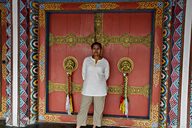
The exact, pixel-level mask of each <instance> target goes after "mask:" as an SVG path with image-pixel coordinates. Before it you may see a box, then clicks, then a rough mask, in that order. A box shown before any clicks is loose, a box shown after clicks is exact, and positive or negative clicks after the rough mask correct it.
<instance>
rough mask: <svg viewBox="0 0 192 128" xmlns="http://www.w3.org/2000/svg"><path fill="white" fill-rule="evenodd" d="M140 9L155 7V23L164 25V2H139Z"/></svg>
mask: <svg viewBox="0 0 192 128" xmlns="http://www.w3.org/2000/svg"><path fill="white" fill-rule="evenodd" d="M138 4H139V6H138V8H139V9H155V10H156V15H155V25H157V26H160V27H161V26H162V19H163V2H158V1H157V2H138Z"/></svg>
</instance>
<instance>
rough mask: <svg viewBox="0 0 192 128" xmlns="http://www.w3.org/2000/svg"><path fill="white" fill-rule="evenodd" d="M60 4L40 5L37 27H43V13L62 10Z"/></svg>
mask: <svg viewBox="0 0 192 128" xmlns="http://www.w3.org/2000/svg"><path fill="white" fill-rule="evenodd" d="M61 5H62V4H61V3H45V4H40V5H39V7H40V9H39V25H40V27H45V11H46V10H63V8H62V6H61Z"/></svg>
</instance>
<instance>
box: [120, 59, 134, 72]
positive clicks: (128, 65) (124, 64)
mask: <svg viewBox="0 0 192 128" xmlns="http://www.w3.org/2000/svg"><path fill="white" fill-rule="evenodd" d="M117 67H118V69H119V71H120V72H121V73H123V74H124V73H130V72H131V71H132V70H133V67H134V65H133V61H132V60H131V59H130V58H128V57H123V58H121V59H120V60H119V62H118V64H117Z"/></svg>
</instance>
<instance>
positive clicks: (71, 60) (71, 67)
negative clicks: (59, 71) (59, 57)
mask: <svg viewBox="0 0 192 128" xmlns="http://www.w3.org/2000/svg"><path fill="white" fill-rule="evenodd" d="M63 67H64V70H65V71H66V73H67V95H66V103H65V109H66V111H67V113H68V114H69V115H71V113H72V112H73V97H72V73H73V72H74V71H75V70H76V69H77V67H78V62H77V59H76V58H75V57H73V56H68V57H66V58H65V59H64V61H63Z"/></svg>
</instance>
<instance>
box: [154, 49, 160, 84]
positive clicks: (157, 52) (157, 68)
mask: <svg viewBox="0 0 192 128" xmlns="http://www.w3.org/2000/svg"><path fill="white" fill-rule="evenodd" d="M160 57H161V55H160V49H159V47H158V46H157V48H155V52H154V68H153V74H154V75H153V85H154V86H155V87H157V86H158V84H160V75H161V69H160V67H161V59H160Z"/></svg>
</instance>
